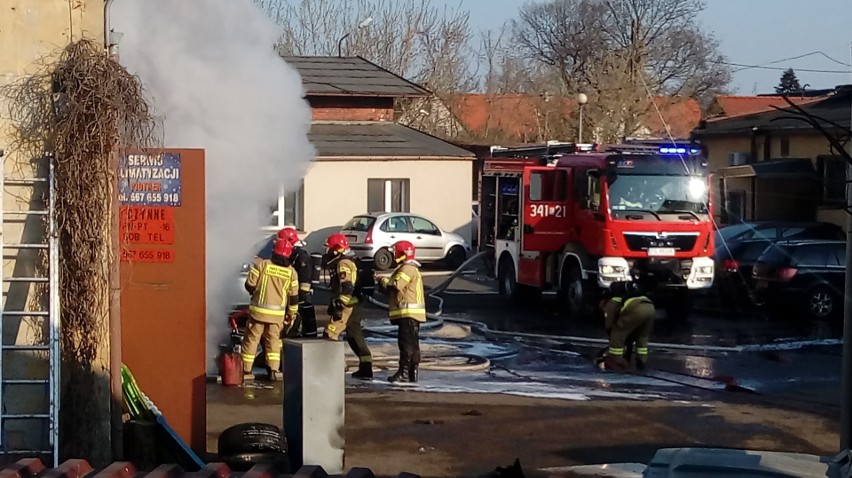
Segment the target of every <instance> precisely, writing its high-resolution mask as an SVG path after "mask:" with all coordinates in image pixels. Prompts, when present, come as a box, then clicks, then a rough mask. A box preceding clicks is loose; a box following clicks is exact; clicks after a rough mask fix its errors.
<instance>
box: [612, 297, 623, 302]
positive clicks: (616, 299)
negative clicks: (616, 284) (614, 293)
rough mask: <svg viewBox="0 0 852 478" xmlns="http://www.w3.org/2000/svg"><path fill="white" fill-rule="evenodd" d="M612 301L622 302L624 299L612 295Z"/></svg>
mask: <svg viewBox="0 0 852 478" xmlns="http://www.w3.org/2000/svg"><path fill="white" fill-rule="evenodd" d="M612 301H613V302H624V299H622V298H621V297H613V298H612Z"/></svg>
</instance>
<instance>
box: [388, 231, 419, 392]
mask: <svg viewBox="0 0 852 478" xmlns="http://www.w3.org/2000/svg"><path fill="white" fill-rule="evenodd" d="M414 252H415V250H414V244H412V243H410V242H408V241H399V242H397V243H396V244H394V245H393V255H394V260H395V261H396V263H397V264H398V265H397V267H396V269H394V271H393V273H392V274H391V275H390V276H388V277H382V280H381V281H380V282H379V291H380V292H382V293H384V294H387V296H388V307H389V309H390V312H389V315H390V321H391V323H392V324H396V325H397V327H399V330H398V332H397V341H398V343H399V370H397V372H396V373H395V374H393V375H392V376H390V377H388V381H390V382H410V383H414V382H417V368H418V366H419V365H420V324H421V323H423V322H426V295H425V293H424V291H423V277H422V276H421V275H420V263H419V262H417V261H416V260H414Z"/></svg>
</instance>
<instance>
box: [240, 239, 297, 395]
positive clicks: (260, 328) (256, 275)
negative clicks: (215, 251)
mask: <svg viewBox="0 0 852 478" xmlns="http://www.w3.org/2000/svg"><path fill="white" fill-rule="evenodd" d="M292 252H293V246H292V244H290V243H289V242H287V241H275V245H274V246H273V248H272V258H271V259H260V258H257V259H255V261H254V263H253V264H252V267H251V270H249V273H248V277H247V278H246V284H245V285H246V290H248V291H249V293H250V294H251V304H250V305H249V320H248V323H247V324H246V331H245V335H244V337H243V342H242V347H241V348H242V357H243V371H244V372H245V373H246V374H251V371H252V365H254V358H255V355H256V353H257V346H258V344H259V343H260V341H261V340H262V341H263V349H264V351H265V352H266V365H267V367H268V368H269V379H270V380H277V378H278V368H279V366H280V363H281V333H282V329H284V328H286V327H289V326H291V325H292V324H293V321H294V320H295V318H296V314H297V312H298V310H299V277H298V276H297V274H296V271H295V270H294V269H293V267H292V266H290V259H289V257H290V254H291V253H292Z"/></svg>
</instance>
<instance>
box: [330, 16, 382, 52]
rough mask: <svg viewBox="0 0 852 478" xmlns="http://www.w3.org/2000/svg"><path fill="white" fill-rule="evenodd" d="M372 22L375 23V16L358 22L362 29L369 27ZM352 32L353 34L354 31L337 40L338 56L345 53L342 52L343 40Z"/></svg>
mask: <svg viewBox="0 0 852 478" xmlns="http://www.w3.org/2000/svg"><path fill="white" fill-rule="evenodd" d="M371 23H373V17H367V18H365V19H364V20H363V21H362V22H361V23H359V24H358V30H360V29H362V28H367V27H368V26H370V24H371ZM351 34H352V32H349V33H347V34H346V35H343V36H342V37H340V40H337V56H338V57H342V56H343V54H342V50H343V40H345V39H346V38H347V37H348V36H349V35H351Z"/></svg>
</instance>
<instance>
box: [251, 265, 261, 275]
mask: <svg viewBox="0 0 852 478" xmlns="http://www.w3.org/2000/svg"><path fill="white" fill-rule="evenodd" d="M249 274H251V275H253V276H258V277H259V276H260V271H259V270H257V269H255V268H254V267H252V268H251V270H249Z"/></svg>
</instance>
